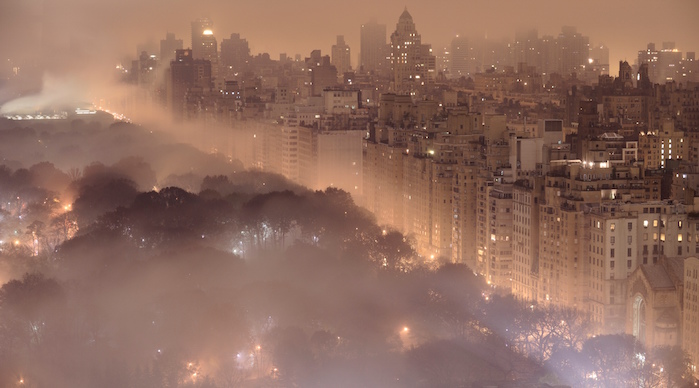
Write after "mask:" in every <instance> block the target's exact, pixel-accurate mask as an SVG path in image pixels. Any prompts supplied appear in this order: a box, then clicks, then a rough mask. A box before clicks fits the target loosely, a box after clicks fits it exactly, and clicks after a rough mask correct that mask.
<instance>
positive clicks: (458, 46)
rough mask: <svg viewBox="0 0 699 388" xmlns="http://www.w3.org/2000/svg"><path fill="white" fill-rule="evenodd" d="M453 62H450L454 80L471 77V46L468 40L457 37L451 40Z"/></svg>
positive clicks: (450, 70)
mask: <svg viewBox="0 0 699 388" xmlns="http://www.w3.org/2000/svg"><path fill="white" fill-rule="evenodd" d="M449 53H450V55H451V60H450V61H449V65H450V68H449V73H451V76H452V77H454V78H461V77H468V76H469V74H468V73H469V60H468V59H469V46H468V39H467V38H466V37H464V36H459V35H457V36H456V37H454V39H452V40H451V50H450V51H449Z"/></svg>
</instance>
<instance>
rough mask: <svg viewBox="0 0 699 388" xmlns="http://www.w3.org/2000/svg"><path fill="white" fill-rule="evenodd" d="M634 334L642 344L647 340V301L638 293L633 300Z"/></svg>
mask: <svg viewBox="0 0 699 388" xmlns="http://www.w3.org/2000/svg"><path fill="white" fill-rule="evenodd" d="M633 336H634V337H636V339H638V340H639V341H640V342H641V343H642V344H645V342H646V301H645V300H643V297H642V296H641V295H636V298H635V299H634V301H633Z"/></svg>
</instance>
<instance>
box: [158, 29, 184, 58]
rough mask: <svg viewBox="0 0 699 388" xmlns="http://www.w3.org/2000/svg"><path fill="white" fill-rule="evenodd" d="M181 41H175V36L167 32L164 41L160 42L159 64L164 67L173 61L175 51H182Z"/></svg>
mask: <svg viewBox="0 0 699 388" xmlns="http://www.w3.org/2000/svg"><path fill="white" fill-rule="evenodd" d="M182 48H183V45H182V39H176V38H175V34H174V33H172V32H168V33H167V35H165V39H163V40H161V41H160V63H164V64H165V65H166V66H167V64H169V63H170V61H172V60H173V59H175V51H177V50H182Z"/></svg>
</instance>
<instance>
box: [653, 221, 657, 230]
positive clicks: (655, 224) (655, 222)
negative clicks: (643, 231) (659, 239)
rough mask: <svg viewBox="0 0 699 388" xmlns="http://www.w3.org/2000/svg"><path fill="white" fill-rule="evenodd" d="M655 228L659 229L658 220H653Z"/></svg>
mask: <svg viewBox="0 0 699 388" xmlns="http://www.w3.org/2000/svg"><path fill="white" fill-rule="evenodd" d="M653 227H654V228H657V227H658V220H653Z"/></svg>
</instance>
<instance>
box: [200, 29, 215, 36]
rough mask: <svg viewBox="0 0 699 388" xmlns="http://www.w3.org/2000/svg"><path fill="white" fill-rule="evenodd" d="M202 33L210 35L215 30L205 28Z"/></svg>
mask: <svg viewBox="0 0 699 388" xmlns="http://www.w3.org/2000/svg"><path fill="white" fill-rule="evenodd" d="M202 34H203V35H207V36H210V35H213V34H214V32H213V31H211V30H204V32H203V33H202Z"/></svg>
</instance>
